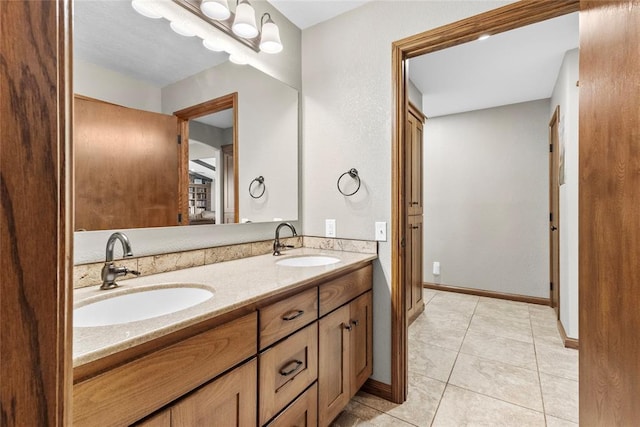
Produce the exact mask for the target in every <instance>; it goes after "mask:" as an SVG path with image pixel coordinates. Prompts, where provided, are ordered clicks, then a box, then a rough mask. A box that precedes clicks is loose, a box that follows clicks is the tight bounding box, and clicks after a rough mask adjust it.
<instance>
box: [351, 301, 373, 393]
mask: <svg viewBox="0 0 640 427" xmlns="http://www.w3.org/2000/svg"><path fill="white" fill-rule="evenodd" d="M372 306H373V293H372V292H371V291H369V292H367V293H365V294H363V295H361V296H359V297H358V298H357V299H356V300H354V301H353V302H352V303H351V304H349V312H350V323H351V330H350V333H349V335H350V337H349V352H350V359H351V361H350V362H351V363H350V365H351V366H350V373H349V376H350V379H349V382H350V389H351V391H350V396H353V395H355V394H356V393H357V392H358V390H360V387H362V385H363V384H364V383H365V381H367V379H368V378H369V377H370V376H371V374H372V373H373V316H372V313H373V307H372Z"/></svg>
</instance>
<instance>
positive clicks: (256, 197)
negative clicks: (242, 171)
mask: <svg viewBox="0 0 640 427" xmlns="http://www.w3.org/2000/svg"><path fill="white" fill-rule="evenodd" d="M254 182H257V183H258V185H262V193H260V194H258V195H257V196H256V195H254V194H253V191H251V187H253V183H254ZM266 189H267V186H266V185H264V177H263V176H262V175H260V176H259V177H257V178H253V181H251V183H250V184H249V195H250V196H251V197H253V198H254V199H259V198H260V197H262V195H263V194H264V192H265V190H266Z"/></svg>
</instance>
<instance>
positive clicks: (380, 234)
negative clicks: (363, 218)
mask: <svg viewBox="0 0 640 427" xmlns="http://www.w3.org/2000/svg"><path fill="white" fill-rule="evenodd" d="M376 240H378V241H380V242H386V241H387V223H386V222H376Z"/></svg>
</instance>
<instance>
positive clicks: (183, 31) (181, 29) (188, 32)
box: [169, 21, 196, 37]
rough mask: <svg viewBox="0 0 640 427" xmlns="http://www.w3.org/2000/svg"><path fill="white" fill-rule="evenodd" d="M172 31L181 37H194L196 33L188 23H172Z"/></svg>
mask: <svg viewBox="0 0 640 427" xmlns="http://www.w3.org/2000/svg"><path fill="white" fill-rule="evenodd" d="M169 26H170V27H171V29H172V30H173V31H175V32H176V33H178V34H180V35H181V36H185V37H193V36H195V35H196V33H195V32H194V31H193V29H192V28H191V25H190V24H189V23H188V22H186V21H171V23H170V24H169Z"/></svg>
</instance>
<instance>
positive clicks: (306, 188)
mask: <svg viewBox="0 0 640 427" xmlns="http://www.w3.org/2000/svg"><path fill="white" fill-rule="evenodd" d="M506 3H508V2H497V1H374V2H371V3H368V4H366V5H364V6H362V7H359V8H357V9H354V10H352V11H350V12H347V13H345V14H343V15H340V16H337V17H336V18H334V19H332V20H329V21H326V22H323V23H320V24H318V25H315V26H313V27H310V28H308V29H306V30H304V31H303V32H302V87H303V138H304V139H303V146H302V168H303V178H302V186H303V191H302V215H303V216H302V218H303V224H304V233H305V234H308V235H316V236H322V235H324V220H325V219H326V218H335V219H336V220H337V227H336V229H337V236H338V237H344V238H355V239H373V238H374V222H375V221H386V222H389V221H390V220H391V182H390V177H391V118H392V113H391V106H392V99H391V43H392V42H394V41H396V40H399V39H401V38H403V37H407V36H411V35H414V34H417V33H419V32H422V31H425V30H428V29H430V28H434V27H438V26H441V25H445V24H447V23H450V22H453V21H456V20H459V19H463V18H466V17H469V16H472V15H476V14H478V13H481V12H484V11H487V10H490V9H495V8H497V7H500V6H503V5H505V4H506ZM352 167H355V168H356V169H358V171H359V172H360V176H361V177H362V188H361V190H360V191H359V192H358V194H356V195H355V196H353V197H350V198H347V197H344V196H342V195H341V194H340V193H338V191H337V189H336V180H337V178H338V176H339V175H340V174H341V173H343V172H345V171H347V170H348V169H349V168H352ZM389 238H391V236H389ZM378 255H379V259H378V260H377V261H376V262H375V263H374V317H375V322H374V335H375V339H374V373H373V378H374V379H376V380H378V381H381V382H383V383H387V384H388V383H390V381H391V354H390V349H391V341H390V338H391V337H390V325H391V302H390V292H391V291H390V280H391V258H390V255H391V246H390V240H389V241H387V242H381V243H380V245H379V250H378Z"/></svg>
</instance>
